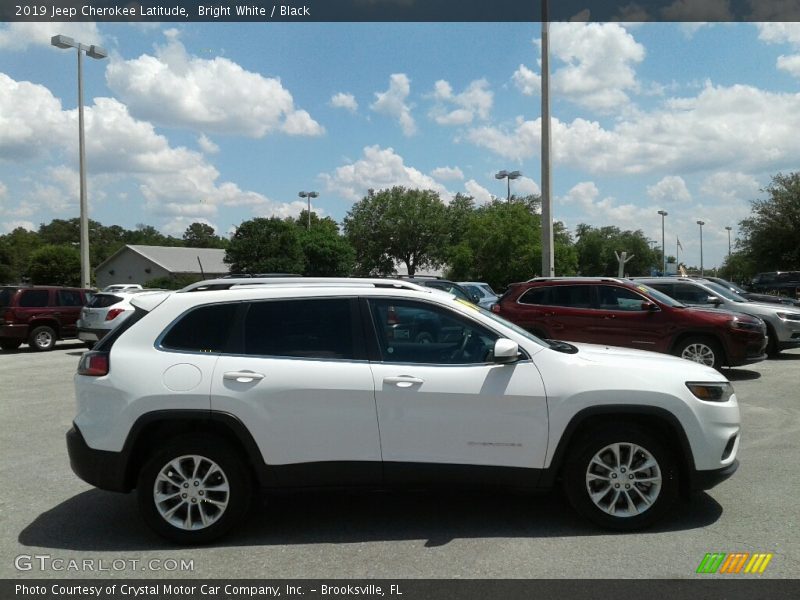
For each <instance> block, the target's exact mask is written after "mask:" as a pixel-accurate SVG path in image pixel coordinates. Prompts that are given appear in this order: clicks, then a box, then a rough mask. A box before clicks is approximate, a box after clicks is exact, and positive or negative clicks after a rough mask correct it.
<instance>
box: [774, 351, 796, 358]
mask: <svg viewBox="0 0 800 600" xmlns="http://www.w3.org/2000/svg"><path fill="white" fill-rule="evenodd" d="M770 358H771V359H772V360H800V354H797V353H795V352H792V353H789V354H787V353H786V352H781V353H780V354H776V355H775V356H772V357H770Z"/></svg>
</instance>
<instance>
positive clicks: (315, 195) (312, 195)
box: [297, 192, 319, 231]
mask: <svg viewBox="0 0 800 600" xmlns="http://www.w3.org/2000/svg"><path fill="white" fill-rule="evenodd" d="M297 195H298V196H300V197H301V198H308V226H307V229H308V230H309V231H310V230H311V199H312V198H319V194H318V193H317V192H300V193H299V194H297Z"/></svg>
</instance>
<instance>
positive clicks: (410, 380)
mask: <svg viewBox="0 0 800 600" xmlns="http://www.w3.org/2000/svg"><path fill="white" fill-rule="evenodd" d="M383 383H393V384H395V385H396V386H397V387H399V388H409V387H411V386H412V385H419V384H422V383H425V380H424V379H420V378H419V377H412V376H411V375H398V376H397V377H384V378H383Z"/></svg>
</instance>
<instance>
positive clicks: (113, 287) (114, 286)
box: [102, 283, 142, 292]
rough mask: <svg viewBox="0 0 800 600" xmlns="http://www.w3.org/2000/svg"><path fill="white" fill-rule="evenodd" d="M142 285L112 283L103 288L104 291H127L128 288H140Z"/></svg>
mask: <svg viewBox="0 0 800 600" xmlns="http://www.w3.org/2000/svg"><path fill="white" fill-rule="evenodd" d="M141 289H142V286H141V285H140V284H138V283H112V284H111V285H107V286H106V287H104V288H103V290H102V291H104V292H128V291H130V290H141Z"/></svg>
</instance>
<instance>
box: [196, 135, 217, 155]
mask: <svg viewBox="0 0 800 600" xmlns="http://www.w3.org/2000/svg"><path fill="white" fill-rule="evenodd" d="M197 145H198V146H200V149H201V150H202V151H203V152H205V153H206V154H216V153H217V152H219V146H217V145H216V144H215V143H214V142H212V141H211V139H210V138H209V137H208V136H207V135H206V134H205V133H204V134H203V135H201V136H200V137H199V138H197Z"/></svg>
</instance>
